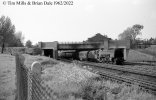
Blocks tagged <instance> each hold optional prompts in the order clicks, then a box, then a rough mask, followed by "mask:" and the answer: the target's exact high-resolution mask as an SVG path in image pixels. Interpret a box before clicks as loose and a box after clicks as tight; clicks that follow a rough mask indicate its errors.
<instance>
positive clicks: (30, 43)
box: [25, 40, 33, 48]
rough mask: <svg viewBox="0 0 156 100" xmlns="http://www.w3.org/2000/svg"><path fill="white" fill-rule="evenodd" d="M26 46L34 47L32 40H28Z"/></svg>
mask: <svg viewBox="0 0 156 100" xmlns="http://www.w3.org/2000/svg"><path fill="white" fill-rule="evenodd" d="M25 46H26V47H28V48H32V47H33V46H32V42H31V41H30V40H28V41H27V42H26V44H25Z"/></svg>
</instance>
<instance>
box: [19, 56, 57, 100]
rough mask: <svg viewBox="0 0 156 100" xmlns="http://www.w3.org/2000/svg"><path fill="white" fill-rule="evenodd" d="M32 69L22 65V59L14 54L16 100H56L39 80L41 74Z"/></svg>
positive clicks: (47, 87) (46, 86) (49, 89)
mask: <svg viewBox="0 0 156 100" xmlns="http://www.w3.org/2000/svg"><path fill="white" fill-rule="evenodd" d="M32 67H34V66H33V65H32V66H31V67H30V66H26V65H24V57H23V56H22V55H19V54H16V86H17V95H16V100H56V97H55V95H53V90H52V89H51V88H50V87H49V86H48V85H45V83H44V82H43V81H42V80H41V73H38V72H36V71H35V70H36V69H35V68H32ZM37 67H38V66H37ZM40 67H41V66H40ZM38 68H39V67H38Z"/></svg>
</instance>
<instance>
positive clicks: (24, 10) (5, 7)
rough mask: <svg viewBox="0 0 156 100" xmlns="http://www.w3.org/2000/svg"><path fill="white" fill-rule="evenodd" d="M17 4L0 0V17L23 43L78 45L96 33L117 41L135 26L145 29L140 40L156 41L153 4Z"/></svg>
mask: <svg viewBox="0 0 156 100" xmlns="http://www.w3.org/2000/svg"><path fill="white" fill-rule="evenodd" d="M18 1H20V0H1V1H0V16H2V15H4V16H8V17H10V19H11V21H12V23H13V24H14V25H15V27H16V32H18V31H21V32H22V34H23V35H24V37H25V41H27V40H31V41H32V42H33V43H38V42H40V41H42V42H53V41H59V42H81V41H84V40H87V38H89V37H92V36H94V35H95V34H96V33H101V34H103V35H107V36H108V37H110V38H112V39H118V35H119V34H120V33H122V32H123V31H124V30H125V29H127V28H128V27H132V26H133V25H134V24H140V25H143V26H144V29H143V30H142V35H141V36H139V38H142V39H146V38H151V37H154V38H156V0H62V3H63V4H64V3H65V2H66V3H68V4H73V5H56V4H58V3H56V2H57V1H60V0H23V1H25V3H24V4H22V0H21V4H20V5H19V4H18V3H17V2H18ZM33 1H35V2H38V5H37V4H34V3H33ZM28 2H30V4H31V5H28ZM39 2H40V4H39ZM44 2H50V3H51V4H52V5H47V3H46V4H44Z"/></svg>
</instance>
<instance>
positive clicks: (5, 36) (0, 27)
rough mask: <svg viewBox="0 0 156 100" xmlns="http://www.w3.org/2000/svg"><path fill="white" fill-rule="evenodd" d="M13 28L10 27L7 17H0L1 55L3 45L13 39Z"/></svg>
mask: <svg viewBox="0 0 156 100" xmlns="http://www.w3.org/2000/svg"><path fill="white" fill-rule="evenodd" d="M14 33H15V26H14V25H12V23H11V20H10V18H9V17H5V16H1V18H0V45H1V46H2V51H1V53H3V51H4V48H5V45H6V44H8V43H9V42H11V41H12V40H13V39H14Z"/></svg>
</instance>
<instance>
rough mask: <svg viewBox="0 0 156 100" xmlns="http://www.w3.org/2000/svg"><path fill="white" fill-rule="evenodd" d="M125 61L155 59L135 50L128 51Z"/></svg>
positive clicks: (155, 58)
mask: <svg viewBox="0 0 156 100" xmlns="http://www.w3.org/2000/svg"><path fill="white" fill-rule="evenodd" d="M144 52H145V51H144ZM127 61H130V62H143V61H156V57H154V56H153V55H149V54H147V53H143V52H140V51H137V50H130V51H129V54H128V57H127Z"/></svg>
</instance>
